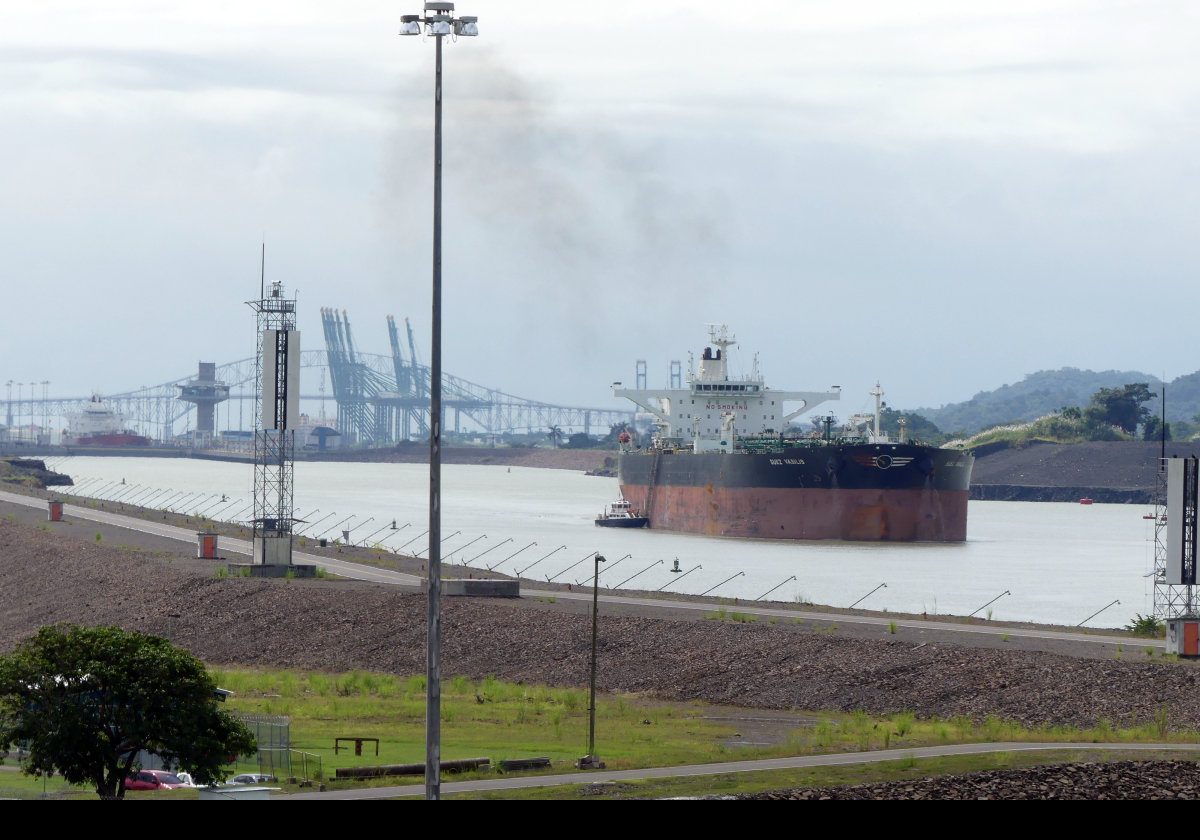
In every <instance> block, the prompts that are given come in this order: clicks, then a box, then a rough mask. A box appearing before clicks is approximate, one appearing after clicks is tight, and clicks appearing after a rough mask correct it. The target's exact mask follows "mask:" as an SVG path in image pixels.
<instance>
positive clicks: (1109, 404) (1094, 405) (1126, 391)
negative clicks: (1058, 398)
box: [1083, 382, 1154, 434]
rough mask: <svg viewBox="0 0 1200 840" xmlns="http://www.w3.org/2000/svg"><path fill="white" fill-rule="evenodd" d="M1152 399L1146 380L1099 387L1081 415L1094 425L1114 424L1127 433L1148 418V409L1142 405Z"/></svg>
mask: <svg viewBox="0 0 1200 840" xmlns="http://www.w3.org/2000/svg"><path fill="white" fill-rule="evenodd" d="M1152 399H1154V394H1153V393H1152V392H1151V390H1150V385H1149V383H1147V382H1135V383H1133V384H1130V385H1122V386H1121V387H1120V388H1101V389H1100V390H1099V391H1097V392H1096V393H1095V394H1093V395H1092V401H1091V403H1090V404H1089V405H1088V406H1087V408H1085V409H1084V410H1083V417H1084V419H1085V420H1086V421H1088V423H1090V424H1094V425H1108V426H1116V427H1117V428H1119V429H1121V430H1122V431H1124V432H1126V433H1127V434H1133V433H1134V432H1135V431H1137V427H1138V426H1140V425H1142V424H1144V423H1145V422H1146V421H1147V420H1149V419H1150V416H1151V415H1150V409H1148V408H1146V407H1145V406H1143V405H1142V403H1144V402H1149V401H1150V400H1152Z"/></svg>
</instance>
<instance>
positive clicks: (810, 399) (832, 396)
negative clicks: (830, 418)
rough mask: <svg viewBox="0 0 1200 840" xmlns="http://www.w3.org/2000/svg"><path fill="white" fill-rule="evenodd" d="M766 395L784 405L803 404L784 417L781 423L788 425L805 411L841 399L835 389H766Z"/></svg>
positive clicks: (839, 391)
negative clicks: (790, 403)
mask: <svg viewBox="0 0 1200 840" xmlns="http://www.w3.org/2000/svg"><path fill="white" fill-rule="evenodd" d="M766 393H767V394H770V395H772V396H774V397H775V399H777V400H781V401H782V402H785V403H789V402H800V403H804V404H803V405H802V406H800V407H799V408H798V409H796V410H795V411H793V412H791V413H789V414H785V415H784V417H783V422H785V423H790V422H791V421H792V420H794V419H796V418H797V417H799V416H800V415H801V414H803V413H804V412H806V411H812V410H813V409H814V408H816V407H817V406H819V405H820V404H821V403H824V402H829V401H830V400H840V399H841V398H842V391H841V389H840V388H836V389H834V390H832V391H772V390H770V389H769V388H768V389H767V390H766Z"/></svg>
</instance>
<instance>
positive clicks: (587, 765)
mask: <svg viewBox="0 0 1200 840" xmlns="http://www.w3.org/2000/svg"><path fill="white" fill-rule="evenodd" d="M595 557H596V568H595V571H594V572H593V573H592V677H591V682H590V686H591V687H590V689H589V700H588V754H587V755H585V756H584V757H583V758H581V759H580V760H579V769H580V770H595V769H599V768H602V767H603V766H604V765H603V764H601V763H600V760H599V759H598V758H596V615H597V610H598V609H599V607H600V596H599V592H600V564H601V563H603V562H605V561H604V557H603V556H601V555H600V554H596V555H595Z"/></svg>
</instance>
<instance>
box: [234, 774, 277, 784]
mask: <svg viewBox="0 0 1200 840" xmlns="http://www.w3.org/2000/svg"><path fill="white" fill-rule="evenodd" d="M274 781H277V779H276V778H275V777H274V776H270V775H267V774H266V773H239V774H237V775H236V776H234V777H233V778H232V779H230V780H229V784H234V785H262V784H266V783H268V782H274Z"/></svg>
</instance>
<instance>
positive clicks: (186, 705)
mask: <svg viewBox="0 0 1200 840" xmlns="http://www.w3.org/2000/svg"><path fill="white" fill-rule="evenodd" d="M215 689H216V684H215V683H214V682H213V679H212V677H210V676H209V674H208V671H207V670H206V669H205V667H204V664H203V663H201V662H200V660H198V659H196V657H194V656H192V655H191V654H190V653H188V652H187V651H185V650H180V649H179V648H177V647H174V646H173V645H172V644H171V643H170V642H168V641H167V640H166V639H163V638H160V637H158V636H148V635H145V634H143V633H135V632H129V631H126V630H122V629H121V628H119V627H77V626H75V625H70V624H60V625H56V626H54V627H43V628H42V629H41V630H39V631H38V633H37V635H35V636H33V637H31V638H29V639H26V640H25V641H24V642H22V643H21V644H20V645H19V646H18V647H17V649H16V650H15V651H14V652H13V653H10V654H8V655H7V656H3V657H0V747H8V746H9V745H10V744H13V743H14V742H18V741H28V742H29V757H28V758H27V759H26V761H25V764H24V767H23V769H24V771H25V772H26V773H29V774H38V773H53V772H56V773H58V774H60V775H61V776H62V777H63V778H64V779H66V780H67V781H68V782H70V783H71V784H85V783H86V784H90V785H92V786H94V787H95V790H96V793H98V794H99V795H100V796H101V797H102V798H117V799H119V798H121V797H123V796H124V795H125V779H126V777H127V776H128V775H129V774H130V772H131V771H132V770H133V769H134V762H135V760H136V758H137V754H138V752H139V751H141V750H146V751H149V752H152V753H155V754H157V755H158V756H160V757H161V758H162V759H163V760H164V761H165V762H167V763H170V764H178V765H179V766H181V767H182V768H183V769H184V770H187V771H188V772H189V773H191V774H192V776H193V777H194V778H195V779H196V781H197V782H200V783H201V784H204V783H207V782H216V781H220V780H222V779H223V778H224V776H225V774H224V771H223V770H222V769H221V767H222V765H223V764H225V763H227V761H228V758H229V756H232V755H241V754H245V753H248V752H252V751H253V750H254V749H255V741H254V736H253V735H252V734H251V733H250V731H249V730H248V729H247V728H246V727H245V726H244V725H243V724H242V723H241V722H240V721H238V720H236V719H235V718H233V717H232V716H231V715H229V714H228V713H226V712H224V711H221V710H220V709H218V708H217V699H216V692H215Z"/></svg>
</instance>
